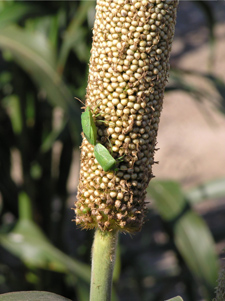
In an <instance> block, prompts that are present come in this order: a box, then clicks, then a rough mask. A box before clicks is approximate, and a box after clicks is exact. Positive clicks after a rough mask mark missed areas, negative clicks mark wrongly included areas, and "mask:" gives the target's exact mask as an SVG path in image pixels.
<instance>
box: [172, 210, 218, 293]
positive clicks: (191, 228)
mask: <svg viewBox="0 0 225 301" xmlns="http://www.w3.org/2000/svg"><path fill="white" fill-rule="evenodd" d="M174 236H175V238H174V240H175V244H176V246H177V248H178V249H179V251H180V253H181V254H182V256H183V258H184V259H185V262H186V264H187V265H188V267H189V269H190V270H191V271H192V273H193V274H194V275H196V276H197V277H198V278H199V279H201V281H202V283H203V284H204V285H205V287H206V288H207V289H208V296H210V293H212V292H213V290H214V287H215V285H216V280H217V275H218V258H217V256H216V252H215V248H214V241H213V238H212V235H211V233H210V231H209V229H208V227H207V225H206V224H205V222H204V220H203V219H202V218H201V217H199V216H198V215H197V214H196V213H195V212H193V211H191V210H189V211H187V213H185V214H184V215H183V216H182V218H180V219H179V220H178V221H177V222H176V224H175V226H174Z"/></svg>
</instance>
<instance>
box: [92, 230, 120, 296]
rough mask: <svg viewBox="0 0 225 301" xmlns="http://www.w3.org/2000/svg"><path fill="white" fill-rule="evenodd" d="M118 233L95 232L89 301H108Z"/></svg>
mask: <svg viewBox="0 0 225 301" xmlns="http://www.w3.org/2000/svg"><path fill="white" fill-rule="evenodd" d="M117 240H118V232H117V231H111V232H107V231H105V232H102V231H101V230H99V229H97V230H96V231H95V237H94V242H93V246H92V269H91V292H90V301H110V300H111V291H112V276H113V268H114V264H115V258H116V247H117Z"/></svg>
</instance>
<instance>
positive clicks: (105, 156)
mask: <svg viewBox="0 0 225 301" xmlns="http://www.w3.org/2000/svg"><path fill="white" fill-rule="evenodd" d="M94 154H95V158H96V160H97V161H98V163H99V164H100V165H101V167H102V168H103V170H104V171H109V170H112V169H114V168H115V166H116V160H115V159H114V158H113V157H112V156H111V155H110V152H109V151H108V150H107V148H106V147H105V146H104V145H102V144H101V143H97V144H96V145H95V147H94Z"/></svg>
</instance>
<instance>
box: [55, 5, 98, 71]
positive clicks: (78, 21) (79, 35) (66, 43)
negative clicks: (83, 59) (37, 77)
mask: <svg viewBox="0 0 225 301" xmlns="http://www.w3.org/2000/svg"><path fill="white" fill-rule="evenodd" d="M93 6H94V1H93V2H92V1H83V2H81V3H80V5H79V7H78V10H77V12H76V14H75V16H74V18H73V20H72V21H71V23H70V25H69V26H68V28H67V30H66V32H65V34H64V36H63V44H62V47H61V49H60V53H59V61H58V67H57V70H59V72H60V73H62V72H63V69H64V66H65V63H66V60H67V57H68V54H69V52H70V49H71V48H74V50H75V51H76V47H75V45H76V44H79V43H81V44H82V46H83V37H84V34H85V32H84V31H83V29H82V32H80V29H81V25H82V23H83V22H84V20H85V19H86V18H87V14H88V11H89V9H91V8H92V7H93ZM79 50H80V46H79V45H78V54H80V51H79Z"/></svg>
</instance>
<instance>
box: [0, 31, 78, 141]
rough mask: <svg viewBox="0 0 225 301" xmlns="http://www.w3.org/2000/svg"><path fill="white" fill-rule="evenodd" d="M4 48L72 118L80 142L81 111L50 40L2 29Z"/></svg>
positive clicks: (1, 36) (0, 44) (1, 40)
mask: <svg viewBox="0 0 225 301" xmlns="http://www.w3.org/2000/svg"><path fill="white" fill-rule="evenodd" d="M0 48H1V49H2V50H8V51H10V52H11V53H12V55H13V58H14V59H15V61H16V62H17V63H18V64H19V65H20V66H21V67H22V68H23V69H24V70H26V71H27V73H28V74H29V75H30V76H31V77H32V79H33V80H34V82H35V83H36V84H37V86H38V87H39V88H40V90H41V91H42V95H45V93H46V94H47V98H48V100H49V101H50V102H51V103H52V105H55V106H60V107H62V108H63V109H64V110H65V111H66V112H67V113H68V115H69V117H70V122H71V124H72V125H73V126H74V127H75V129H79V130H78V131H74V134H75V136H76V138H77V139H78V140H79V139H80V135H79V132H80V123H79V120H80V114H79V113H78V112H80V108H79V106H78V104H76V102H75V101H73V97H72V95H71V93H70V90H69V89H68V87H67V86H66V85H65V83H64V82H63V80H62V79H61V77H60V76H59V74H58V73H57V72H56V61H55V53H54V51H53V50H52V49H51V47H50V44H49V43H48V41H47V40H46V38H45V37H44V36H43V35H42V34H40V33H37V32H33V33H30V32H26V31H25V30H22V29H20V28H19V27H16V26H11V27H6V28H2V29H0Z"/></svg>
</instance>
